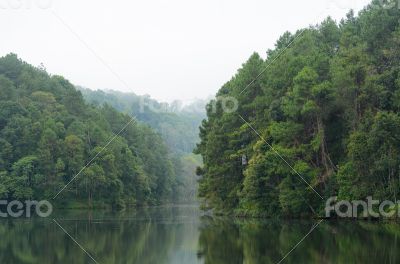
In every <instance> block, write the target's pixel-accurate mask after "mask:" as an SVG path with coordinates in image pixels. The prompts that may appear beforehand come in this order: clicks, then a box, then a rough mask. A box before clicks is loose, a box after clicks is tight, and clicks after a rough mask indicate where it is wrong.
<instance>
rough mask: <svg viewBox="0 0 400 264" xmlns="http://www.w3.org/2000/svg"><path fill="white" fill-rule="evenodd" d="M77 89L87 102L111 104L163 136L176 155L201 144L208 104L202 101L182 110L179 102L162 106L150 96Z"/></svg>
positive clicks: (187, 151)
mask: <svg viewBox="0 0 400 264" xmlns="http://www.w3.org/2000/svg"><path fill="white" fill-rule="evenodd" d="M77 88H78V89H79V90H80V91H81V92H82V95H83V97H84V98H85V99H86V100H87V101H88V102H90V103H93V104H95V105H102V104H105V103H106V104H109V105H111V106H112V107H114V108H115V109H117V110H118V111H120V112H123V113H127V114H130V115H133V116H135V117H137V119H138V120H140V121H142V122H143V123H146V124H148V125H149V126H151V127H152V128H153V129H154V130H156V131H157V132H158V133H160V135H161V136H162V138H163V139H164V140H165V143H166V144H167V146H168V147H169V148H170V150H171V151H173V152H174V153H177V154H186V153H192V151H193V149H194V148H195V146H196V143H198V142H199V133H198V131H199V126H200V124H201V120H203V119H204V118H205V116H206V113H205V105H206V103H205V102H202V101H201V100H198V101H195V102H194V103H192V104H190V105H187V106H181V105H180V103H179V102H174V103H171V104H168V103H160V102H158V101H156V100H154V99H151V98H150V97H149V96H139V95H136V94H133V93H123V92H118V91H107V92H104V91H101V90H97V91H92V90H89V89H85V88H82V87H77Z"/></svg>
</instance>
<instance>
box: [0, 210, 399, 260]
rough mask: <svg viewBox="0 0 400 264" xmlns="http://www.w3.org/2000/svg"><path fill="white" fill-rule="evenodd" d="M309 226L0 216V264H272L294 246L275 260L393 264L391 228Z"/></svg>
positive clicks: (187, 213) (101, 215) (168, 215)
mask: <svg viewBox="0 0 400 264" xmlns="http://www.w3.org/2000/svg"><path fill="white" fill-rule="evenodd" d="M53 218H54V220H53ZM316 223H317V221H300V220H292V221H276V220H240V219H233V218H227V217H222V218H221V217H211V216H209V215H206V214H204V213H203V212H201V211H200V210H199V209H198V208H197V207H195V206H177V207H151V208H146V209H138V210H135V211H132V212H131V211H127V212H123V213H112V212H103V211H93V212H89V211H56V212H55V213H54V214H53V217H52V218H48V219H0V237H1V240H0V263H4V264H22V263H24V264H25V263H40V264H47V263H51V264H52V263H68V264H71V263H73V264H80V263H96V262H97V263H99V264H103V263H121V264H128V263H140V264H147V263H148V264H150V263H151V264H153V263H154V264H162V263H174V264H175V263H184V264H192V263H193V264H195V263H212V264H225V263H226V264H228V263H229V264H232V263H246V264H258V263H278V262H279V261H281V260H282V258H283V257H284V256H285V255H287V254H288V253H289V252H290V251H291V250H292V249H293V248H294V247H295V245H297V244H298V247H297V248H295V249H293V251H292V252H291V253H290V254H289V255H288V256H287V257H286V258H285V259H284V260H282V262H281V263H296V264H297V263H346V264H348V263H382V264H383V263H399V262H400V250H398V249H399V246H400V226H399V225H398V224H394V223H378V222H361V221H359V222H356V221H342V222H337V221H323V222H321V223H320V224H319V225H318V226H316V227H315V229H314V230H313V231H312V232H311V233H310V234H309V235H308V236H307V237H305V238H304V236H306V235H307V234H308V233H309V232H310V230H311V228H312V227H313V226H314V225H315V224H316ZM67 233H68V234H69V235H68V234H67ZM70 236H71V237H73V238H74V239H75V240H76V242H77V243H79V244H80V245H81V247H82V248H83V249H81V248H80V246H79V245H78V244H77V243H75V242H74V241H73V240H72V238H71V237H70ZM303 238H304V240H302V239H303ZM300 241H302V242H301V243H299V242H300ZM84 250H86V251H87V253H88V254H90V255H91V256H92V257H93V259H94V260H93V259H91V258H90V257H89V256H88V254H86V253H85V252H84Z"/></svg>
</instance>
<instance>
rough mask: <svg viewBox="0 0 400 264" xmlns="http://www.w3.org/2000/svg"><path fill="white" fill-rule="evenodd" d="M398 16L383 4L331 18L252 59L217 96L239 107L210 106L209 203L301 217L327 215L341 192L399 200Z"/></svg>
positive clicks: (203, 189) (205, 182) (204, 149)
mask: <svg viewBox="0 0 400 264" xmlns="http://www.w3.org/2000/svg"><path fill="white" fill-rule="evenodd" d="M391 3H394V1H391ZM387 7H389V6H387ZM399 19H400V10H399V9H398V8H397V6H396V7H392V8H386V7H383V6H382V5H381V2H380V1H374V2H373V5H371V6H369V7H367V8H366V9H364V10H363V11H361V12H360V13H359V15H358V16H355V15H354V14H353V12H350V13H348V15H347V18H346V19H344V20H342V21H341V22H340V23H336V22H335V21H333V20H332V19H330V18H327V19H326V20H325V21H323V22H322V23H321V24H319V25H317V26H313V27H310V28H307V29H305V30H304V31H302V30H299V31H297V32H296V33H295V34H291V33H288V32H287V33H285V34H283V35H282V37H281V38H280V39H279V40H278V41H277V43H276V47H275V49H274V50H269V51H268V56H267V59H266V60H263V59H262V58H261V57H260V56H259V55H258V54H253V55H252V56H251V57H250V58H249V60H248V61H247V62H246V63H245V64H243V66H242V67H241V69H239V71H238V72H237V74H236V75H235V76H234V77H233V78H232V79H231V80H230V81H229V82H227V83H226V84H225V85H224V86H223V87H222V88H221V89H220V90H219V92H218V94H217V96H220V97H223V96H232V97H235V98H236V99H237V100H238V101H239V104H238V110H237V111H236V112H233V113H228V112H224V111H223V109H222V105H221V103H220V102H217V103H216V105H217V107H216V109H215V108H214V107H213V105H214V104H215V102H211V103H210V104H209V105H208V107H207V108H208V112H207V119H206V120H205V121H203V124H202V127H201V133H200V136H201V143H200V144H199V145H198V147H197V153H199V154H201V155H202V156H203V159H204V167H202V168H199V169H198V174H199V175H201V180H200V187H199V188H200V196H201V197H203V198H204V206H207V207H211V208H214V209H216V210H217V211H224V212H229V213H236V214H239V215H253V216H276V215H283V216H302V215H311V214H314V213H320V212H322V209H323V207H324V206H325V199H326V198H328V197H330V196H335V195H338V196H339V197H338V198H339V199H350V200H353V199H361V200H363V199H365V198H366V197H367V196H373V197H374V199H380V200H386V199H388V200H391V201H396V200H397V199H398V197H399V191H400V170H399V168H400V159H399V154H400V113H399V110H400V49H399V47H400V27H399ZM291 42H293V43H292V44H291V45H290V47H289V48H288V49H285V48H286V47H287V46H288V45H289V44H290V43H291ZM278 56H279V58H278ZM261 72H263V73H262V74H260V73H261ZM258 76H259V77H258ZM253 80H255V81H254V82H253ZM250 83H251V84H250ZM248 84H250V85H249V87H247V89H245V87H246V86H247V85H248ZM241 117H243V119H244V120H245V121H244V120H242V118H241ZM246 122H248V123H246ZM252 127H253V128H254V130H256V131H257V132H258V133H259V135H260V136H261V137H260V136H258V135H257V134H256V133H255V132H254V131H253V129H252ZM269 144H270V145H271V146H272V147H273V149H275V150H276V151H277V152H278V153H280V155H282V157H284V159H286V160H287V161H288V163H289V164H290V165H291V166H292V167H293V168H294V170H296V171H297V172H298V173H299V174H300V175H302V177H303V178H304V179H305V180H306V181H307V182H309V183H310V185H311V186H312V187H313V188H314V189H315V190H316V191H317V192H318V193H320V194H321V195H322V196H323V199H321V197H319V196H318V195H317V194H316V193H315V192H314V191H313V190H312V189H311V188H310V187H309V186H307V184H306V183H305V182H303V181H302V179H301V178H300V177H299V176H298V175H297V174H296V173H295V172H294V171H293V170H292V169H291V168H290V167H289V166H288V165H287V164H286V163H285V162H284V161H283V160H282V159H281V158H280V157H279V156H278V155H277V154H276V153H275V152H274V150H273V149H271V147H270V146H269ZM246 161H247V162H246Z"/></svg>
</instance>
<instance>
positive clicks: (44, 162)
mask: <svg viewBox="0 0 400 264" xmlns="http://www.w3.org/2000/svg"><path fill="white" fill-rule="evenodd" d="M130 120H131V117H129V116H128V115H124V114H122V113H119V112H117V110H115V109H113V108H111V107H110V106H107V105H104V106H99V107H94V106H92V105H89V104H86V103H85V102H84V99H83V97H82V95H81V93H80V92H79V91H76V89H75V87H74V86H73V85H72V84H70V83H69V82H68V81H67V80H65V79H64V78H62V77H60V76H51V75H49V74H48V73H46V71H44V70H43V69H40V68H36V67H33V66H31V65H29V64H27V63H25V62H23V61H21V60H20V59H18V58H17V56H16V55H14V54H9V55H7V56H5V57H3V58H0V199H21V200H22V199H51V198H53V197H54V196H55V195H56V194H57V193H58V192H59V191H60V190H61V188H62V187H63V186H65V184H67V183H68V182H69V181H70V180H71V179H72V178H73V177H74V176H75V175H76V174H77V173H78V172H79V171H80V170H81V169H82V168H83V167H84V166H85V165H86V164H87V163H88V162H89V161H90V160H91V159H92V158H93V157H95V156H96V155H97V153H99V152H100V154H99V155H98V157H97V158H96V159H94V160H93V162H91V163H90V165H89V166H88V167H87V168H86V169H85V170H83V171H82V173H81V174H80V175H79V177H77V178H76V180H75V181H73V182H72V183H71V185H69V186H68V187H67V188H66V189H65V190H64V191H63V192H62V193H60V194H59V196H57V198H56V199H55V200H54V203H56V204H59V205H61V206H87V205H89V206H103V205H113V206H124V205H138V204H140V205H143V204H159V203H161V202H163V203H165V202H168V201H171V200H172V199H174V198H175V197H173V196H174V194H176V188H177V182H176V177H175V176H176V172H175V171H174V169H175V166H174V165H173V162H174V161H173V160H172V158H171V155H170V152H169V151H168V149H167V147H166V145H165V144H164V142H163V140H162V138H161V137H160V136H159V135H158V133H156V132H155V131H154V130H152V129H151V128H150V127H148V126H147V125H144V124H142V123H140V122H136V120H135V121H133V122H132V123H130V124H129V125H128V126H127V127H126V129H125V130H123V131H122V133H120V134H118V133H119V132H120V131H121V129H122V128H123V127H124V126H125V125H126V124H127V123H128V122H129V121H130ZM113 137H115V139H114V140H113V141H112V143H110V144H109V145H107V143H108V142H109V141H110V140H111V139H113ZM104 146H107V147H106V148H104V149H103V147H104Z"/></svg>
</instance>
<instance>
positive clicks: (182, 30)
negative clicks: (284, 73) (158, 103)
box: [0, 0, 369, 101]
mask: <svg viewBox="0 0 400 264" xmlns="http://www.w3.org/2000/svg"><path fill="white" fill-rule="evenodd" d="M368 3H369V0H305V1H295V0H290V1H283V0H279V1H275V0H274V1H269V0H240V1H239V0H197V1H193V0H141V1H136V0H133V1H127V0H124V1H122V0H113V1H111V0H110V1H102V0H84V1H82V0H80V1H77V0H64V1H60V0H0V25H1V35H2V37H1V41H0V56H4V55H5V54H7V53H10V52H14V53H17V54H18V55H19V56H20V58H22V59H23V60H25V61H27V62H28V63H31V64H33V65H35V66H37V65H39V64H40V63H43V64H44V65H45V67H46V68H47V71H48V72H49V73H51V74H59V75H63V76H65V77H66V78H68V79H69V80H70V81H71V82H72V83H74V84H78V85H82V86H85V87H88V88H91V89H114V90H121V91H133V92H135V93H137V94H149V95H151V97H153V98H155V99H158V100H163V101H172V100H174V99H180V100H184V101H188V100H191V99H194V98H205V97H208V96H209V95H212V94H215V92H216V91H217V90H218V89H219V88H220V87H221V85H222V84H224V83H225V82H226V81H228V80H229V79H230V78H231V76H232V75H234V74H235V72H236V70H237V69H238V68H239V67H240V65H241V64H242V63H243V62H245V61H246V59H247V58H248V57H249V56H250V55H251V54H252V53H253V52H254V51H256V52H258V53H259V54H260V55H262V56H263V57H264V58H265V52H266V51H267V50H268V49H269V48H273V47H274V43H275V41H276V40H277V39H278V38H279V36H280V35H282V33H283V32H285V31H286V30H289V31H291V32H294V31H295V30H297V29H299V28H302V27H306V26H308V25H310V24H316V23H318V22H320V21H322V20H323V18H324V17H326V16H328V15H330V16H332V17H333V18H335V19H336V20H340V19H341V18H342V17H344V16H345V14H346V13H347V12H348V10H349V9H350V8H353V9H355V10H356V11H357V10H360V9H361V8H362V7H363V6H365V5H366V4H368Z"/></svg>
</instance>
